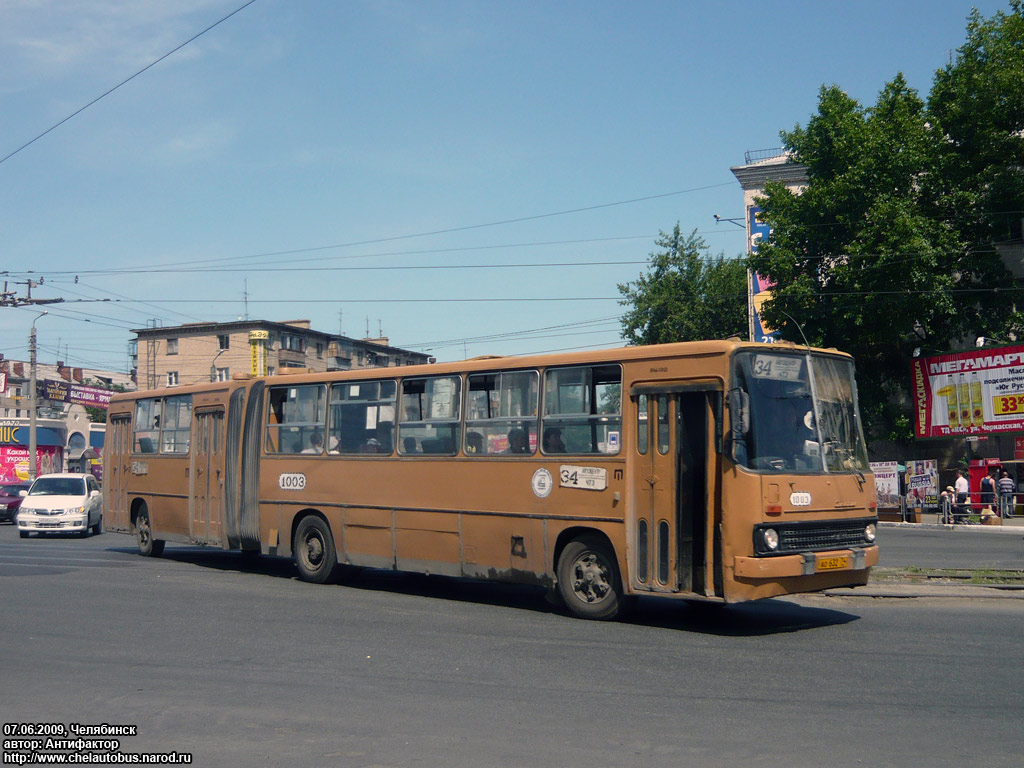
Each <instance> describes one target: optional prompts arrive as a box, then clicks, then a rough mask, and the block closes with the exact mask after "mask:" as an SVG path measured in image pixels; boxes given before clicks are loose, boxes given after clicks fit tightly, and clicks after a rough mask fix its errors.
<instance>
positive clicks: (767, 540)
mask: <svg viewBox="0 0 1024 768" xmlns="http://www.w3.org/2000/svg"><path fill="white" fill-rule="evenodd" d="M761 538H762V539H763V540H764V548H765V549H767V550H768V551H769V552H774V551H775V550H776V549H778V548H779V532H778V531H776V530H775V529H774V528H765V529H763V530H762V531H761Z"/></svg>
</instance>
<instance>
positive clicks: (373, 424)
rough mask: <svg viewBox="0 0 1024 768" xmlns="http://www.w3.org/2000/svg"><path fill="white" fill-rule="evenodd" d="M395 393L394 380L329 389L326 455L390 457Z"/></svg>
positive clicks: (352, 383)
mask: <svg viewBox="0 0 1024 768" xmlns="http://www.w3.org/2000/svg"><path fill="white" fill-rule="evenodd" d="M395 392H396V384H395V382H394V381H359V382H344V383H341V384H335V385H334V386H332V387H331V401H330V412H329V418H328V427H329V433H330V437H329V438H328V445H329V452H330V453H341V454H354V453H370V454H391V453H392V452H393V450H394V443H395Z"/></svg>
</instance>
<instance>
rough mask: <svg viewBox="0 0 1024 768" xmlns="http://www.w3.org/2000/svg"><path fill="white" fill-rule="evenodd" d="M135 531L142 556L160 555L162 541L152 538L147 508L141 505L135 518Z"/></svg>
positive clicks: (162, 546)
mask: <svg viewBox="0 0 1024 768" xmlns="http://www.w3.org/2000/svg"><path fill="white" fill-rule="evenodd" d="M135 531H136V533H137V534H138V537H139V554H140V555H142V556H143V557H160V555H162V554H163V553H164V543H163V541H160V540H159V539H154V538H153V527H152V526H151V525H150V524H149V510H148V509H146V508H145V507H143V508H142V509H140V510H139V514H138V515H137V516H136V518H135Z"/></svg>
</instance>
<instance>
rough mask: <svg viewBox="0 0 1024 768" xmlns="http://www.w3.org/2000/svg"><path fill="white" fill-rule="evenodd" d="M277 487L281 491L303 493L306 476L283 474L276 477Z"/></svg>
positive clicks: (298, 473)
mask: <svg viewBox="0 0 1024 768" xmlns="http://www.w3.org/2000/svg"><path fill="white" fill-rule="evenodd" d="M277 486H278V487H279V488H280V489H281V490H282V491H303V490H305V489H306V476H305V475H304V474H302V473H301V472H284V473H282V474H281V475H279V476H278V478H277Z"/></svg>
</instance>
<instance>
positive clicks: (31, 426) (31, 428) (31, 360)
mask: <svg viewBox="0 0 1024 768" xmlns="http://www.w3.org/2000/svg"><path fill="white" fill-rule="evenodd" d="M45 314H46V310H45V309H44V310H43V311H42V312H40V313H39V314H38V315H37V316H36V318H35V320H33V321H32V330H31V331H30V332H29V334H28V365H29V373H28V479H29V480H35V479H36V475H38V474H39V457H38V456H37V455H36V452H37V447H36V410H37V409H38V408H39V403H38V396H37V395H36V320H38V319H39V318H40V317H42V316H43V315H45Z"/></svg>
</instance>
